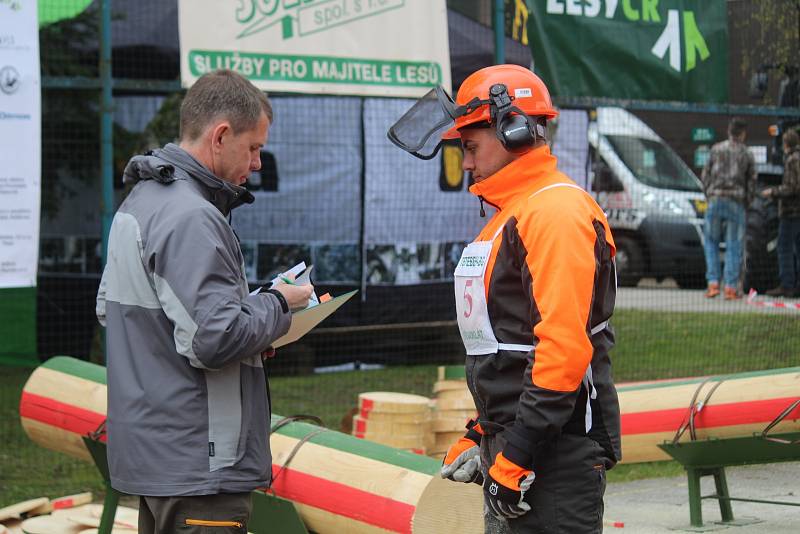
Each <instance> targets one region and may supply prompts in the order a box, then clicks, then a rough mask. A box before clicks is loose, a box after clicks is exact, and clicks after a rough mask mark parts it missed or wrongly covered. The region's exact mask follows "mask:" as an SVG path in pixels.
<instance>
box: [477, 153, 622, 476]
mask: <svg viewBox="0 0 800 534" xmlns="http://www.w3.org/2000/svg"><path fill="white" fill-rule="evenodd" d="M557 183H569V184H573V185H574V182H573V181H572V180H570V179H569V178H568V177H567V176H566V175H564V174H562V173H561V172H559V171H558V170H557V169H556V158H555V157H554V156H552V155H551V154H550V149H549V148H548V147H546V146H544V147H540V148H537V149H534V150H532V151H530V152H528V153H527V154H525V155H523V156H521V157H520V158H518V159H516V160H515V161H513V162H512V163H510V164H509V165H507V166H506V167H504V168H503V169H501V170H500V171H498V172H497V173H495V174H493V175H492V176H490V177H488V178H487V179H485V180H483V181H481V182H479V183H476V184H474V185H473V186H472V187H471V188H470V192H472V193H473V194H475V195H477V196H479V197H480V198H481V200H482V201H484V202H486V203H488V204H491V205H492V206H494V207H495V208H496V209H497V210H498V211H497V213H496V214H495V215H494V216H493V217H492V218H491V219H490V220H489V222H488V223H487V224H486V226H485V227H484V228H483V230H481V233H480V234H479V235H478V237H477V238H476V241H485V240H489V239H491V238H492V236H493V235H494V234H495V232H496V231H497V229H498V228H500V227H501V226H502V227H503V230H502V232H501V234H500V235H499V236H498V237H497V239H496V240H495V241H494V244H493V247H492V251H491V255H490V257H489V262H488V266H487V268H486V272H485V275H484V286H485V288H486V302H487V307H488V311H489V318H490V321H491V324H492V329H493V331H494V334H495V337H496V338H497V341H498V342H500V343H511V344H524V345H532V346H533V347H534V349H533V350H532V351H531V352H528V353H524V352H518V351H505V350H501V351H500V352H498V353H497V354H492V355H485V356H467V361H466V371H467V381H468V384H469V388H470V391H471V392H472V395H473V397H474V399H475V403H476V406H477V408H478V414H479V419H480V422H481V426H482V428H483V429H484V431H486V432H487V433H496V432H500V431H504V437H505V438H506V439H507V441H508V442H509V444H512V445H514V446H515V448H517V449H518V450H524V451H526V452H527V453H528V454H530V455H531V458H534V457H535V451H536V450H537V449H538V448H539V447H540V446H542V445H545V444H546V443H547V442H551V441H553V440H555V439H556V438H557V437H558V436H560V435H561V434H562V433H572V434H579V435H585V434H586V430H585V428H586V427H585V413H586V399H587V394H588V393H589V392H588V391H587V389H588V388H587V387H585V386H584V385H583V378H584V375H585V374H586V370H587V366H589V365H591V366H592V378H593V381H594V387H595V389H596V392H597V397H596V399H593V400H592V401H591V410H592V429H591V431H590V432H589V436H590V437H591V438H593V439H594V440H595V441H597V442H598V443H599V444H600V445H602V446H603V448H604V449H605V451H606V453H607V455H608V460H609V462H610V463H609V465H613V464H614V463H616V462H617V461H618V460H619V459H620V456H621V454H620V428H619V402H618V400H617V392H616V388H615V387H614V382H613V379H612V376H611V361H610V359H609V350H610V349H611V347H612V346H613V345H614V333H613V330H612V329H611V327H610V326H609V327H608V328H604V329H602V330H600V331H599V332H597V333H596V334H594V335H592V333H591V332H592V329H593V328H595V329H596V327H599V326H600V327H601V325H602V324H603V323H604V322H606V321H608V320H609V318H610V317H611V314H612V312H613V310H614V300H615V295H616V273H615V268H614V260H613V258H614V254H615V247H614V241H613V238H612V236H611V230H610V229H609V226H608V221H607V220H606V217H605V214H604V213H603V210H602V209H601V208H600V207H599V206H598V205H597V203H596V202H595V201H594V199H592V198H591V196H589V195H588V194H587V193H586V192H584V191H582V190H579V189H577V188H574V187H554V188H550V189H547V190H543V191H541V193H539V194H537V195H536V196H532V195H534V194H535V193H536V192H537V191H540V190H542V189H544V188H546V187H548V186H550V185H553V184H557Z"/></svg>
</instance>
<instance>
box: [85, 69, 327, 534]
mask: <svg viewBox="0 0 800 534" xmlns="http://www.w3.org/2000/svg"><path fill="white" fill-rule="evenodd" d="M271 122H272V107H271V105H270V103H269V100H268V99H267V97H266V95H265V94H264V93H262V92H261V91H259V90H258V89H256V88H255V87H254V86H253V85H252V84H251V83H250V82H249V81H247V80H246V79H245V78H243V77H242V76H240V75H238V74H236V73H234V72H232V71H217V72H213V73H210V74H207V75H205V76H203V77H201V78H200V79H199V80H198V81H197V82H196V83H195V84H194V85H193V86H192V88H191V89H189V91H188V92H187V94H186V97H185V98H184V101H183V104H182V106H181V113H180V130H181V132H180V144H179V145H174V144H168V145H166V146H165V147H164V148H162V149H160V150H155V151H153V152H151V153H149V154H148V155H145V156H136V157H134V158H132V159H131V161H130V162H129V163H128V166H127V167H126V169H125V173H124V177H123V180H124V181H125V182H126V183H130V184H134V186H133V189H132V191H131V192H130V194H129V195H128V197H127V198H126V199H125V201H124V202H123V203H122V205H121V206H120V208H119V210H118V211H117V213H116V215H115V216H114V221H113V223H112V226H111V234H110V237H109V247H108V260H107V263H106V267H105V270H104V272H103V278H102V281H101V284H100V289H99V291H98V295H97V316H98V319H99V320H100V322H101V323H102V324H104V325H105V326H106V329H107V337H106V339H107V354H106V362H107V366H108V422H107V431H108V463H109V470H110V474H111V484H112V486H113V487H114V488H115V489H117V490H119V491H121V492H124V493H128V494H132V495H139V496H141V498H140V510H139V518H140V519H139V532H140V533H144V534H165V533H168V532H169V533H171V532H197V533H199V532H206V530H205V529H206V528H207V527H209V526H212V527H215V530H214V531H215V532H236V533H239V532H242V533H244V532H246V524H247V520H248V517H249V514H250V492H251V491H252V490H253V489H255V488H257V487H261V486H267V485H268V484H269V483H270V478H271V468H272V459H271V455H270V453H269V426H268V425H269V419H270V399H269V390H268V385H267V383H266V376H265V373H264V368H263V365H262V355H268V354H271V352H272V350H271V348H270V347H271V344H272V342H273V341H275V340H276V339H277V338H279V337H280V336H282V335H283V334H284V333H286V331H287V330H288V328H289V325H290V323H291V311H290V310H291V309H293V308H298V307H303V306H305V305H306V304H307V302H308V298H309V296H310V295H311V292H312V287H311V286H310V285H305V286H295V285H289V284H286V285H280V286H278V287H277V289H276V290H270V291H264V292H261V293H259V294H255V295H250V294H249V292H248V287H247V281H246V278H245V275H244V262H243V257H242V253H241V249H240V247H239V243H238V240H237V238H236V235H235V234H234V232H233V229H232V228H231V227H230V225H229V223H228V219H227V218H228V215H229V213H230V212H231V210H233V209H234V208H236V207H237V206H240V205H241V204H243V203H251V202H253V200H254V199H253V196H252V195H251V194H250V193H249V192H248V191H247V190H246V189H245V188H243V187H241V186H242V184H243V183H244V182H245V181H246V179H247V177H248V175H249V174H250V173H251V172H253V171H255V170H258V169H259V168H260V166H261V160H260V151H261V148H262V146H263V145H264V144H265V143H266V142H267V136H268V130H269V125H270V123H271Z"/></svg>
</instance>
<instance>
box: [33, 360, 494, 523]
mask: <svg viewBox="0 0 800 534" xmlns="http://www.w3.org/2000/svg"><path fill="white" fill-rule="evenodd" d="M105 414H106V380H105V368H103V367H101V366H98V365H95V364H91V363H88V362H83V361H80V360H76V359H74V358H69V357H56V358H52V359H50V360H48V361H47V362H46V363H44V364H43V365H41V366H40V367H39V368H37V369H36V370H35V371H34V372H33V374H32V375H31V377H30V379H29V380H28V382H27V384H26V385H25V388H24V389H23V393H22V399H21V401H20V416H21V418H22V424H23V427H24V428H25V430H26V432H27V433H28V435H29V436H30V437H31V439H33V440H34V441H36V442H37V443H39V444H40V445H42V446H44V447H47V448H50V449H53V450H57V451H60V452H64V453H67V454H71V455H73V456H76V457H78V458H81V459H85V460H90V457H89V455H88V451H86V449H85V447H84V445H83V441H82V439H81V436H83V435H86V434H87V433H88V432H91V431H93V430H95V429H96V428H97V427H98V426H99V425H100V424H101V423H102V422H103V421H104V419H105ZM279 419H280V416H273V423H275V422H277V420H279ZM307 436H311V437H310V438H309V439H308V440H307V441H306V442H305V443H302V444H300V445H299V448H297V452H296V454H295V455H294V457H293V458H292V460H291V462H290V463H289V465H288V466H284V463H285V462H286V459H287V458H288V457H289V456H290V455H291V454H292V451H293V450H294V449H295V448H296V447H298V443H300V441H301V440H302V439H304V438H306V437H307ZM270 445H271V449H272V455H273V472H274V473H276V474H277V476H276V478H275V480H274V483H273V487H272V490H273V491H274V492H275V493H276V494H277V495H279V496H282V497H284V498H287V499H290V500H292V501H293V502H294V503H295V505H296V506H297V508H298V510H299V512H300V514H301V517H302V518H303V520H304V522H305V523H306V524H307V525H308V527H309V529H311V530H314V531H316V532H320V533H325V532H337V533H338V532H348V533H350V532H352V533H355V534H358V533H377V532H403V533H413V534H418V533H431V534H432V533H442V532H459V533H470V532H475V533H478V532H482V531H483V519H482V510H483V505H482V494H481V490H480V488H479V487H478V486H476V485H474V484H459V483H452V482H448V481H443V480H441V479H440V478H439V477H438V475H437V473H438V471H439V467H440V463H439V461H437V460H434V459H431V458H428V457H425V456H420V455H416V454H412V453H409V452H405V451H402V450H399V449H393V448H391V447H386V446H383V445H379V444H376V443H372V442H369V441H366V440H361V439H357V438H354V437H352V436H348V435H346V434H342V433H339V432H335V431H331V430H326V429H321V428H320V427H317V426H313V425H309V424H306V423H301V422H292V423H289V424H287V425H285V426H283V427H281V428H280V429H279V430H278V431H277V432H275V433H273V435H272V436H271V438H270ZM455 504H458V506H454V505H455Z"/></svg>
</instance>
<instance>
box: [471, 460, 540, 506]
mask: <svg viewBox="0 0 800 534" xmlns="http://www.w3.org/2000/svg"><path fill="white" fill-rule="evenodd" d="M535 478H536V476H535V475H534V474H533V471H531V470H530V469H525V468H523V467H520V466H519V465H517V464H516V463H514V462H512V461H511V460H509V459H507V458H506V457H505V456H503V453H502V452H500V453H498V454H497V456H496V457H495V461H494V465H492V467H491V468H490V469H489V478H487V479H486V482H485V483H484V485H483V494H484V496H485V498H486V503H487V504H488V506H489V511H490V512H491V513H492V515H494V516H495V517H496V518H498V519H503V518H506V519H514V518H517V517H520V516H521V515H524V514H525V513H527V512H528V511H529V510H530V509H531V505H530V504H528V503H526V502H525V501H523V499H524V498H525V492H526V491H528V490H529V489H530V488H531V485H532V484H533V480H534V479H535Z"/></svg>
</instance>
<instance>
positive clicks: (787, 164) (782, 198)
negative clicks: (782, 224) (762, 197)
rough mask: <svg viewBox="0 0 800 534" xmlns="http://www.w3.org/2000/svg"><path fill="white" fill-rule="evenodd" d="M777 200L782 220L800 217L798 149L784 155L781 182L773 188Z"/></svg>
mask: <svg viewBox="0 0 800 534" xmlns="http://www.w3.org/2000/svg"><path fill="white" fill-rule="evenodd" d="M773 194H774V195H775V197H777V198H778V216H779V217H780V218H782V219H793V218H795V217H800V148H798V147H795V148H793V149H792V150H791V151H790V152H789V153H788V154H786V160H785V161H784V163H783V181H782V182H781V185H779V186H777V187H775V188H773Z"/></svg>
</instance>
